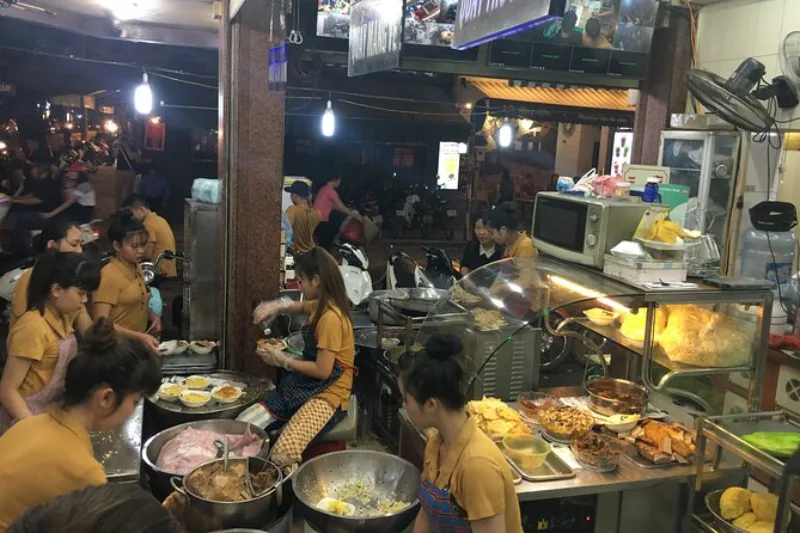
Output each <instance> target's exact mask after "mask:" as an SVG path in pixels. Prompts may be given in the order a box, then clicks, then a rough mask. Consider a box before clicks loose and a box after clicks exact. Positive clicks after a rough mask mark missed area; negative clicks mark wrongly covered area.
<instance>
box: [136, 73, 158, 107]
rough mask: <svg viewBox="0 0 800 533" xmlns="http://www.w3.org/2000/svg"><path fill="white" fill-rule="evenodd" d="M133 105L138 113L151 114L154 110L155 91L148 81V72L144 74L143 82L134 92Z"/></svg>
mask: <svg viewBox="0 0 800 533" xmlns="http://www.w3.org/2000/svg"><path fill="white" fill-rule="evenodd" d="M133 107H134V108H136V112H137V113H141V114H142V115H149V114H150V112H151V111H152V110H153V91H152V90H151V89H150V85H149V84H148V83H147V73H146V72H145V73H144V75H143V76H142V84H141V85H139V86H138V87H137V88H136V91H134V93H133Z"/></svg>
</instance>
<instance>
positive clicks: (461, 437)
mask: <svg viewBox="0 0 800 533" xmlns="http://www.w3.org/2000/svg"><path fill="white" fill-rule="evenodd" d="M463 357H464V354H463V345H462V344H461V341H460V340H459V339H458V337H456V336H453V335H433V336H432V337H431V338H430V339H429V340H428V342H427V344H426V345H425V350H423V351H421V352H419V353H417V354H415V355H414V357H409V358H407V359H406V358H404V359H403V360H402V361H401V364H402V366H403V372H402V373H401V376H400V379H399V386H400V392H401V393H402V395H403V405H404V407H405V408H406V411H407V412H408V415H409V417H410V418H411V421H412V422H413V423H414V425H415V426H416V427H417V428H418V429H419V430H421V431H425V430H427V429H435V430H436V431H435V432H433V434H432V435H431V436H430V437H429V438H428V443H427V445H426V446H425V465H424V467H423V471H422V484H421V485H420V489H419V499H420V501H421V502H422V508H421V509H420V512H419V515H418V516H417V521H416V523H415V524H414V533H469V532H472V533H522V522H521V518H520V510H519V501H518V500H517V494H516V491H515V490H514V482H513V478H512V475H511V469H510V467H509V466H508V463H506V460H505V458H504V457H503V454H502V452H500V449H499V448H498V447H497V445H496V444H495V443H494V442H492V440H491V439H489V437H487V436H486V435H485V434H484V433H483V432H482V431H481V430H480V429H479V428H478V426H477V425H476V424H475V422H474V421H473V420H472V419H470V418H469V417H468V415H467V413H466V410H465V408H466V405H467V395H466V390H465V389H466V381H467V380H466V378H467V376H466V375H465V373H464V367H463Z"/></svg>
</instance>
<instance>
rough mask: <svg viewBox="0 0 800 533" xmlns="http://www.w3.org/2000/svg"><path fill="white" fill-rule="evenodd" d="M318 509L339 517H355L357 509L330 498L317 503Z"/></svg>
mask: <svg viewBox="0 0 800 533" xmlns="http://www.w3.org/2000/svg"><path fill="white" fill-rule="evenodd" d="M317 507H318V508H319V509H322V510H323V511H326V512H328V513H331V514H335V515H338V516H353V515H354V514H356V507H355V505H353V504H352V503H347V502H343V501H341V500H337V499H335V498H331V497H328V496H326V497H325V498H322V499H321V500H320V501H319V502H317Z"/></svg>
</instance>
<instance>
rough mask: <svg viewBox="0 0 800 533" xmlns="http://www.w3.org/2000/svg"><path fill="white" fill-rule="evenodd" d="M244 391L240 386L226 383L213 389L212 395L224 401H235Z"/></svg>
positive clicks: (219, 400)
mask: <svg viewBox="0 0 800 533" xmlns="http://www.w3.org/2000/svg"><path fill="white" fill-rule="evenodd" d="M242 394H244V391H243V390H242V389H241V388H240V387H236V386H234V385H230V384H228V383H226V384H225V385H221V386H219V387H214V388H213V389H211V397H212V398H214V399H215V400H217V401H218V402H222V403H234V402H236V401H238V400H239V398H241V397H242Z"/></svg>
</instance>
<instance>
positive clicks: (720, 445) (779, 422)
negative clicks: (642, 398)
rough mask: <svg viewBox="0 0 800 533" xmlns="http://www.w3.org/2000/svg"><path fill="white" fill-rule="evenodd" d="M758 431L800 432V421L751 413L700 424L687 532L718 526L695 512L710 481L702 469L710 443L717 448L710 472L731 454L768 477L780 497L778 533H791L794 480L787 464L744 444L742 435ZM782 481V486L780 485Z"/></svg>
mask: <svg viewBox="0 0 800 533" xmlns="http://www.w3.org/2000/svg"><path fill="white" fill-rule="evenodd" d="M756 431H788V432H797V431H800V417H798V416H796V415H793V414H791V413H789V412H786V411H774V412H766V413H749V414H742V415H727V416H713V417H700V418H699V419H698V420H697V453H696V455H697V462H696V477H695V482H694V483H693V484H691V485H690V487H689V505H688V507H687V510H686V517H685V519H684V530H685V531H692V529H691V528H694V530H696V531H703V532H708V533H716V532H717V531H718V530H719V525H718V524H715V523H714V519H713V517H709V516H708V515H706V514H705V513H697V512H695V509H694V507H695V503H696V502H695V500H696V496H697V494H698V493H700V492H701V491H702V488H703V483H704V481H707V480H709V479H710V478H711V476H712V475H713V474H710V473H709V471H708V470H706V469H704V468H703V458H704V457H705V456H706V448H707V445H708V443H712V444H714V445H716V449H715V451H714V459H713V463H712V464H713V468H712V469H711V472H716V471H718V470H719V466H720V464H721V462H722V459H723V454H724V453H725V452H728V453H729V454H733V456H734V457H735V458H736V459H739V460H741V462H742V464H743V465H749V466H750V467H751V470H754V471H757V472H760V473H762V474H765V475H767V476H768V477H769V478H770V479H771V480H772V481H773V486H772V487H771V489H772V490H773V492H774V493H775V492H776V493H777V494H778V497H779V504H778V516H779V517H778V520H777V522H776V524H777V527H776V529H775V532H776V533H786V532H787V531H788V527H789V525H788V523H789V512H790V505H789V504H790V502H791V499H792V487H793V484H794V483H793V482H794V480H793V476H786V475H784V471H785V463H784V462H783V461H781V460H779V459H776V458H775V457H773V456H771V455H769V454H767V453H766V452H763V451H761V450H759V449H757V448H755V447H753V446H751V445H750V444H748V443H747V442H745V441H744V440H742V438H741V437H742V436H743V435H747V434H749V433H753V432H756ZM778 481H780V484H777V482H778Z"/></svg>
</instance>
